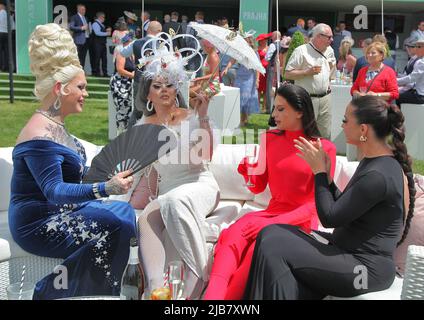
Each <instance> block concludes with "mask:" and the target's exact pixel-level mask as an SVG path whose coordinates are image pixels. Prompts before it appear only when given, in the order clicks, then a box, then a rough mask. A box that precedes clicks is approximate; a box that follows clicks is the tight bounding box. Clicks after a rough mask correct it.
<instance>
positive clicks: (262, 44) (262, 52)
mask: <svg viewBox="0 0 424 320" xmlns="http://www.w3.org/2000/svg"><path fill="white" fill-rule="evenodd" d="M271 35H272V33H263V34H260V35H259V36H257V37H256V41H257V42H258V54H259V59H260V60H261V63H262V66H263V67H264V68H265V69H266V67H267V66H268V61H267V60H266V59H265V56H266V52H267V50H268V44H267V41H268V39H269V38H270V37H271ZM258 97H259V105H260V106H261V111H262V112H265V109H266V107H265V106H266V74H260V75H259V87H258ZM261 98H262V102H263V103H262V104H261Z"/></svg>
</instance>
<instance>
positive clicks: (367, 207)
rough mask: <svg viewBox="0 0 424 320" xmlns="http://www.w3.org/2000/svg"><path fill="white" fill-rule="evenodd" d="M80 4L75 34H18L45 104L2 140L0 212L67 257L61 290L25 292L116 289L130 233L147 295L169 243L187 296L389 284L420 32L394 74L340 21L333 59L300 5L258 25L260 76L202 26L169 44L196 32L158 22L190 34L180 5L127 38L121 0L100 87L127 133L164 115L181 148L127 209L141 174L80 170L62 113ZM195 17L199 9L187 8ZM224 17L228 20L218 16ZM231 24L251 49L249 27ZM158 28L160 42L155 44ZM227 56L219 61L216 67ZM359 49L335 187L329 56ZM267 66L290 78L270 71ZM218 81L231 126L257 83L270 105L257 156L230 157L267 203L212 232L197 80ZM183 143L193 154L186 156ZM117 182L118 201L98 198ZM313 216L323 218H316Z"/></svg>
mask: <svg viewBox="0 0 424 320" xmlns="http://www.w3.org/2000/svg"><path fill="white" fill-rule="evenodd" d="M78 10H79V11H78V15H79V17H76V18H75V19H73V20H72V21H71V24H72V26H73V28H74V30H79V32H74V34H73V37H72V36H71V34H70V33H69V31H67V30H65V29H63V28H62V27H60V26H58V25H56V24H46V25H41V26H37V27H36V29H35V30H34V32H33V33H32V35H31V37H30V39H29V56H30V61H31V71H32V73H33V74H34V75H35V77H36V84H35V92H36V94H37V98H38V99H39V101H40V107H39V109H37V110H36V112H35V113H34V114H33V115H32V117H31V118H30V120H29V121H28V122H27V124H26V125H25V127H24V128H23V129H22V131H21V133H20V135H19V137H18V139H17V143H16V146H15V149H14V151H13V161H14V173H13V177H12V183H11V200H10V207H9V225H10V230H11V233H12V235H13V238H14V239H15V241H16V242H17V243H18V244H19V245H20V246H21V247H22V248H23V249H25V250H26V251H28V252H30V253H33V254H37V255H42V256H49V257H57V258H62V259H64V262H63V264H64V265H65V266H66V267H67V269H68V270H69V279H70V280H69V284H70V285H69V288H68V289H66V290H56V289H55V287H54V281H55V280H54V276H55V274H50V275H48V276H46V277H45V278H43V279H42V280H40V281H39V282H38V283H37V286H36V289H35V295H34V298H35V299H53V298H61V297H69V296H86V295H118V294H119V290H120V282H119V280H120V277H121V275H122V273H123V269H124V267H125V265H126V263H127V260H128V254H129V251H128V247H129V239H130V238H132V237H138V239H139V245H140V257H141V259H140V260H141V261H142V264H143V268H144V272H145V276H146V293H147V296H148V293H149V292H151V291H152V290H153V289H155V288H156V287H161V286H163V271H164V269H165V264H166V261H167V260H168V259H169V258H170V257H172V258H177V259H179V260H181V261H183V262H184V264H185V266H186V269H187V280H186V283H185V287H184V290H185V295H186V296H187V297H188V298H189V299H200V298H204V299H243V298H245V299H321V298H323V297H325V296H327V295H335V296H343V297H349V296H355V295H359V294H363V293H366V292H373V291H378V290H383V289H386V288H388V287H390V285H391V284H392V282H393V280H394V277H395V274H396V267H395V263H394V261H393V253H394V251H395V249H396V246H397V245H399V244H400V243H401V242H402V241H404V240H405V237H406V235H407V233H408V230H409V225H410V222H411V218H412V214H413V210H414V195H415V189H414V182H413V178H412V169H411V159H410V157H409V156H408V154H407V150H406V146H405V143H404V138H405V132H404V126H403V124H404V123H403V122H404V118H403V115H402V112H401V110H400V107H399V106H400V105H401V104H402V103H404V102H408V103H418V100H417V99H420V97H424V96H422V95H421V94H424V92H422V91H421V87H422V84H423V83H424V82H423V81H424V80H423V79H424V78H423V77H422V74H423V72H424V67H423V63H424V62H423V61H422V59H421V58H422V57H423V56H424V49H423V48H424V38H418V39H413V40H410V42H408V43H407V46H408V48H409V49H408V53H409V54H410V55H411V60H410V63H408V65H407V66H406V68H405V73H404V74H403V75H402V76H399V77H398V76H397V74H396V72H395V71H394V70H393V69H392V67H391V66H390V65H388V64H387V60H389V61H390V59H392V58H391V57H390V53H389V51H388V50H387V41H386V42H385V37H383V36H381V35H380V36H376V37H374V38H373V39H370V41H368V40H367V41H366V42H364V43H365V45H364V54H365V55H364V56H365V60H364V61H362V62H360V61H359V60H360V59H357V60H356V59H355V57H353V55H352V52H351V50H350V49H351V48H350V47H351V46H352V45H353V43H352V41H351V40H349V39H351V35H350V34H349V32H348V31H347V30H346V25H345V24H344V23H339V25H338V29H337V30H336V31H337V32H338V33H340V34H341V35H342V36H343V39H341V41H340V46H339V48H338V50H337V52H338V53H339V54H338V57H336V54H335V51H334V49H333V48H332V43H333V40H334V33H333V30H332V28H331V27H330V26H328V25H326V24H324V23H317V21H315V19H312V18H311V19H308V20H307V26H308V30H306V29H305V21H304V20H303V19H299V20H298V21H297V24H296V25H295V26H293V27H292V28H289V29H288V30H287V32H286V33H284V34H281V33H280V32H279V31H275V32H273V33H270V34H264V35H259V36H257V38H256V40H258V42H259V43H260V47H259V51H258V54H257V58H258V60H259V59H262V63H263V66H264V67H265V68H266V70H267V74H266V75H264V76H263V77H262V78H261V77H260V75H259V73H258V72H257V71H254V70H251V69H248V68H246V67H245V66H244V65H243V64H242V63H240V62H238V61H237V60H235V59H233V58H231V57H227V59H226V60H225V59H223V58H225V57H221V59H220V57H219V54H222V53H219V52H218V53H217V51H216V49H215V48H214V46H213V45H212V44H211V43H210V42H208V41H205V40H202V41H201V44H200V43H198V45H197V46H196V45H195V46H193V47H191V48H192V50H193V52H195V53H196V54H194V55H192V56H190V55H188V56H186V55H183V54H181V53H179V51H178V48H182V47H183V46H188V47H189V46H191V44H190V41H185V43H181V42H180V41H179V40H180V38H176V39H173V38H172V37H169V38H162V37H161V35H162V36H163V34H161V32H162V31H163V30H166V31H168V33H173V32H175V34H179V32H180V31H179V30H180V29H181V34H182V33H183V32H186V33H187V34H188V35H190V36H188V37H187V38H189V39H190V40H193V41H194V42H195V43H196V41H197V40H196V33H195V32H194V28H193V27H192V26H193V25H192V24H190V23H187V24H186V25H183V23H179V22H178V14H177V13H176V12H173V13H171V14H170V15H169V21H168V20H167V21H166V22H164V24H161V23H160V22H158V21H150V19H149V16H148V14H147V13H144V14H145V16H144V18H143V21H145V24H144V25H143V26H142V30H143V31H142V32H145V35H142V36H141V37H140V38H139V39H137V40H135V38H136V37H137V28H135V26H133V25H134V22H135V21H136V20H137V19H135V18H136V17H134V16H131V14H130V12H127V16H131V17H130V20H127V21H126V23H127V27H128V30H125V28H124V27H122V28H121V27H120V28H118V30H115V32H114V36H115V39H117V40H116V44H117V49H116V55H115V66H116V72H115V74H114V75H113V77H112V79H111V89H112V92H113V94H114V96H113V98H114V103H115V104H116V107H117V111H118V112H117V118H116V120H117V126H118V128H119V129H120V131H121V132H122V131H125V130H128V129H129V128H130V127H131V126H137V125H143V124H151V125H163V126H166V127H168V128H170V129H172V131H173V132H174V133H175V136H176V139H177V148H176V149H175V150H173V151H171V153H170V154H169V157H170V158H173V159H177V163H174V162H155V163H153V164H152V165H151V167H150V170H148V171H146V172H149V174H148V177H147V178H148V179H150V175H151V174H154V175H155V177H156V179H155V181H156V189H157V190H156V193H155V194H154V196H153V197H151V199H150V202H149V203H148V204H146V205H145V206H143V209H144V210H143V213H142V214H141V216H140V217H139V219H138V222H136V216H135V211H134V209H140V208H139V205H138V203H137V201H136V200H135V199H136V198H137V197H138V195H137V194H135V193H137V192H138V191H137V190H139V188H138V185H137V186H135V188H132V187H133V186H132V185H133V183H134V182H135V178H134V176H133V175H132V172H131V171H124V172H121V173H118V174H116V175H115V176H113V177H112V178H111V179H109V180H108V181H103V182H98V183H94V184H88V183H81V181H82V178H83V176H84V174H85V172H86V170H87V168H86V167H85V161H86V156H85V152H84V148H83V146H82V145H81V143H80V142H79V141H78V139H76V138H75V137H74V136H72V135H71V134H70V133H69V132H68V131H67V129H66V125H65V123H64V119H65V118H66V117H67V116H68V115H70V114H73V113H80V112H82V110H83V108H84V100H85V98H86V97H87V95H88V93H87V90H86V86H87V83H86V79H85V74H84V70H83V68H82V65H83V64H82V61H84V60H81V59H82V56H83V55H84V50H86V47H85V43H86V42H84V41H87V39H88V38H89V37H90V35H89V34H88V32H87V31H88V29H87V28H86V26H87V23H86V20H85V18H84V19H83V17H84V14H83V13H84V10H83V7H82V6H81V5H79V7H78ZM96 16H97V20H96V26H95V27H94V28H93V30H96V31H94V32H95V37H97V38H98V39H97V40H96V41H97V44H98V46H99V47H100V45H102V46H103V38H102V37H105V36H106V35H105V34H111V32H110V31H111V30H107V28H106V27H105V25H104V14H103V13H98V14H97V15H96ZM131 18H132V19H131ZM167 19H168V17H167ZM203 19H204V15H203V13H202V12H197V13H196V17H195V20H196V22H197V23H203ZM77 20H79V21H77ZM84 20H85V21H84ZM121 22H122V23H123V21H121ZM146 22H147V23H146ZM131 24H132V25H131ZM220 24H221V26H222V27H225V28H228V27H229V26H228V21H226V20H225V19H221V20H220ZM130 25H131V26H130ZM423 28H424V26H423ZM171 29H172V30H173V31H171ZM129 30H135V31H134V32H131V31H129ZM184 30H185V31H184ZM239 31H240V32H239V34H240V35H241V36H242V37H243V38H244V39H245V41H246V42H247V44H248V45H249V46H250V47H251V48H254V50H256V46H255V41H254V40H255V36H254V34H253V33H252V32H246V33H245V32H242V31H241V30H239ZM299 31H300V32H301V34H302V35H303V36H304V38H305V43H304V44H303V45H300V46H298V47H297V48H295V49H294V51H293V53H292V55H291V56H290V57H289V58H288V59H286V56H285V55H286V54H287V49H288V47H289V42H290V39H291V36H293V37H294V36H295V34H296V32H299ZM76 39H79V40H81V41H80V43H78V42H77V40H76ZM268 39H271V40H272V43H271V44H270V45H269V46H267V43H266V42H267V41H268ZM79 40H78V41H79ZM133 40H135V41H133ZM163 41H168V42H167V44H168V46H161V45H158V44H160V43H163ZM179 46H181V47H179ZM142 48H144V49H146V48H148V49H149V50H150V51H149V50H142ZM102 50H103V49H102ZM59 52H60V54H58V53H59ZM277 52H279V53H280V54H279V56H278V55H277ZM103 54H104V53H103V51H99V53H96V54H95V57H96V59H100V60H102V58H103ZM201 55H204V56H205V60H204V63H199V61H197V66H196V61H195V60H196V59H199V57H200V56H201ZM224 60H225V66H223V65H220V62H223V61H224ZM276 60H277V61H278V62H275V61H276ZM286 60H287V61H286ZM96 61H97V60H96ZM201 61H202V58H200V62H201ZM138 63H139V64H140V66H137V64H138ZM358 63H363V66H362V67H361V68H360V69H359V70H358V72H357V76H356V78H355V80H354V82H353V85H352V90H351V94H352V101H351V102H350V103H349V104H348V105H347V106H346V111H345V115H344V119H343V124H342V126H343V130H344V133H345V136H346V141H347V143H349V144H353V145H355V146H356V147H357V148H358V149H359V150H360V153H361V155H362V157H363V158H362V159H360V160H361V161H360V163H359V166H358V169H357V171H356V172H355V174H354V176H353V177H352V179H351V181H350V182H349V184H348V186H347V187H346V188H345V190H344V191H343V193H341V192H340V191H339V190H338V189H337V187H336V185H335V184H334V182H333V176H334V170H335V157H336V151H337V150H336V147H335V145H334V144H333V143H332V142H331V141H330V138H331V137H330V125H331V124H330V121H331V120H330V119H331V89H330V81H331V79H332V78H333V76H334V73H335V70H336V69H338V68H339V69H341V70H342V72H344V71H345V69H347V71H346V72H349V73H354V72H355V68H356V66H357V65H358ZM192 64H193V65H195V66H196V67H194V68H193V69H191V71H192V73H196V72H197V73H196V75H195V78H194V81H193V82H192V84H193V87H194V86H196V87H198V88H196V90H194V89H193V90H191V91H190V99H189V101H185V100H184V99H183V96H182V83H184V82H186V81H190V80H193V79H190V78H189V73H188V72H186V71H187V70H186V69H185V68H186V66H188V67H190V66H191V65H192ZM276 68H281V71H283V73H284V78H285V79H286V80H289V82H292V83H289V82H286V83H281V80H282V79H277V74H279V73H277V72H276V71H277V70H276ZM95 70H96V69H95ZM97 70H98V69H97ZM224 79H226V80H225V81H229V83H230V84H231V85H234V86H236V87H239V88H240V95H241V99H240V108H241V115H242V116H241V125H242V126H243V125H246V124H247V123H248V120H249V115H250V114H251V113H257V112H259V110H260V102H261V100H260V97H261V96H262V97H264V96H265V104H264V110H265V111H267V112H270V116H271V119H272V122H273V128H272V129H270V130H268V131H267V132H266V133H265V134H263V135H262V136H261V138H260V145H261V146H262V147H261V148H260V151H259V156H258V159H257V162H256V163H251V162H249V161H248V159H246V158H244V159H243V160H242V161H241V163H240V164H239V165H238V168H237V170H238V172H239V173H240V175H242V176H243V177H244V179H245V180H246V181H250V182H252V183H253V185H251V186H250V187H249V189H250V191H251V192H252V193H261V192H262V191H263V190H264V189H265V188H266V187H267V186H269V189H270V193H271V200H270V202H269V204H268V206H267V208H266V209H264V210H263V211H256V212H250V213H247V214H245V215H244V216H243V217H241V218H239V219H238V220H237V221H236V222H235V223H234V224H232V225H231V226H229V227H228V228H226V229H224V230H211V229H210V226H208V225H207V224H206V222H205V219H206V217H207V216H208V215H209V214H211V213H212V212H213V211H214V210H215V208H216V207H217V205H218V202H219V199H220V190H219V186H218V184H217V182H216V180H215V178H214V176H213V174H212V172H211V171H210V169H209V166H208V162H209V161H211V159H212V156H213V152H214V150H215V146H216V145H217V143H219V141H217V138H216V137H215V136H214V132H213V130H212V129H213V125H212V124H211V123H210V119H209V117H208V107H209V101H210V99H211V95H208V94H206V93H205V90H204V88H203V87H202V86H201V85H200V86H199V85H198V83H201V82H203V81H224ZM261 81H262V84H261ZM264 82H265V83H264ZM399 86H401V87H399ZM258 88H261V89H262V91H260V92H261V94H260V95H259V94H258ZM268 90H271V91H270V92H268ZM423 90H424V88H423ZM274 91H275V93H273V92H274ZM399 92H400V93H399ZM123 94H124V95H123ZM414 99H415V100H414ZM132 105H134V106H133V109H134V110H132V111H131V106H132ZM187 124H188V126H189V134H190V136H193V134H194V133H196V132H197V133H198V132H201V134H200V136H198V137H197V138H198V139H197V140H196V139H195V140H194V141H190V142H189V144H187V141H186V140H184V139H183V138H182V135H183V133H184V129H185V128H183V126H184V125H187ZM265 146H266V148H265ZM185 152H187V153H189V154H196V155H198V156H199V157H200V160H201V161H197V162H196V161H192V159H191V158H189V162H188V163H185V162H183V161H182V155H183V154H184V153H185ZM40 159H42V161H41V160H40ZM46 168H47V170H46ZM136 183H141V180H140V182H136ZM128 192H131V193H132V194H131V195H130V199H131V200H130V201H129V202H128V203H126V202H120V201H111V202H103V201H102V200H101V198H104V197H108V196H110V195H117V194H118V195H119V194H127V193H128ZM137 224H138V228H137ZM320 224H321V225H322V226H324V227H326V228H334V231H333V232H332V233H324V232H319V231H316V230H317V228H318V226H319V225H320ZM312 231H314V232H315V233H313V232H312ZM209 233H214V234H216V236H219V238H218V242H217V244H216V246H215V249H214V254H213V261H210V260H209V259H210V256H209V254H208V249H207V244H206V239H208V235H209ZM211 262H212V270H211V272H210V270H209V265H210V263H211ZM358 265H362V266H365V268H366V269H367V270H368V280H369V281H368V285H367V286H365V287H364V286H362V287H359V288H358V287H356V286H355V281H354V279H355V277H357V273H356V272H355V267H356V266H358Z"/></svg>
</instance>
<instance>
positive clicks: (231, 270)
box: [204, 130, 336, 300]
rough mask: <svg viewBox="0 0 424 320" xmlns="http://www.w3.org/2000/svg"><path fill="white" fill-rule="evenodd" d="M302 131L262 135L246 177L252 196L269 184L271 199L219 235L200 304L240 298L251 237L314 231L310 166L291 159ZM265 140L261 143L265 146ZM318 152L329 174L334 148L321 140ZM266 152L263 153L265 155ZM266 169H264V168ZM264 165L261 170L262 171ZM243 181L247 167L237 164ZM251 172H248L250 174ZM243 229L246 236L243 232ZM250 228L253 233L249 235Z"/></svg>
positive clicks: (248, 261) (332, 164) (254, 238)
mask: <svg viewBox="0 0 424 320" xmlns="http://www.w3.org/2000/svg"><path fill="white" fill-rule="evenodd" d="M299 136H303V137H305V136H304V133H303V131H292V132H290V131H286V132H284V133H282V134H280V132H279V131H278V130H271V131H267V132H266V134H264V135H262V136H261V146H264V145H265V143H266V148H263V147H261V148H260V150H259V160H258V164H257V165H256V166H255V170H257V172H256V175H252V176H251V181H252V182H253V184H254V187H251V188H250V190H251V191H252V192H253V193H261V192H263V191H264V190H265V188H266V186H267V185H268V184H269V188H270V191H271V195H272V198H271V200H270V202H269V205H268V207H267V208H266V209H265V210H263V211H258V212H250V213H248V214H246V215H244V216H243V217H242V218H240V219H239V220H237V221H236V222H235V223H234V224H232V225H231V226H230V227H229V228H227V229H225V230H223V231H222V233H221V235H220V237H219V239H218V243H217V245H216V248H215V253H214V263H213V266H212V272H211V276H210V281H209V286H208V288H207V291H206V293H205V296H204V299H208V300H222V299H227V300H238V299H242V297H243V294H244V289H245V286H246V283H247V278H248V274H249V268H250V263H251V260H252V255H253V249H254V247H255V242H256V235H257V234H258V233H259V231H261V229H262V228H264V227H265V226H267V225H270V224H291V225H297V226H300V227H302V228H304V229H306V230H310V229H316V228H317V227H318V222H319V221H318V216H317V212H316V208H315V196H314V174H313V173H312V170H311V168H310V166H309V165H308V164H307V163H306V161H304V160H303V159H301V158H300V157H299V156H297V155H296V153H298V150H297V149H296V148H295V147H294V142H293V139H298V138H299ZM264 139H266V141H264ZM321 142H322V146H323V149H324V150H325V151H326V152H327V154H328V155H329V157H330V159H331V175H333V174H334V168H335V163H336V147H335V146H334V144H333V143H332V142H330V141H327V140H325V139H321ZM264 149H266V150H264ZM263 164H265V165H263ZM261 165H263V168H261ZM238 170H239V173H241V174H242V175H243V176H244V178H245V180H246V181H247V177H248V176H247V167H246V165H245V164H244V162H242V163H241V164H240V165H239V168H238ZM249 173H250V171H249ZM246 227H247V228H248V229H250V231H246ZM252 228H253V230H252Z"/></svg>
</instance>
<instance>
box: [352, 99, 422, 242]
mask: <svg viewBox="0 0 424 320" xmlns="http://www.w3.org/2000/svg"><path fill="white" fill-rule="evenodd" d="M351 105H352V106H353V107H354V111H353V113H354V115H355V116H356V118H357V119H358V123H359V124H368V125H370V126H371V127H372V128H373V129H374V132H375V134H376V136H377V138H379V139H381V140H388V142H389V143H390V145H391V146H392V150H393V154H394V156H395V159H396V160H397V161H398V162H399V164H400V165H401V167H402V169H403V172H404V173H405V175H406V177H407V179H408V189H409V208H408V214H407V217H406V222H405V228H404V232H403V234H402V238H401V239H400V241H399V243H398V246H399V245H400V244H401V243H402V242H403V241H404V240H405V238H406V235H407V234H408V231H409V227H410V225H411V220H412V217H413V215H414V206H415V192H416V191H415V184H414V178H413V173H412V159H411V157H410V156H409V155H408V151H407V149H406V145H405V143H404V140H405V127H404V125H403V123H404V121H405V118H404V116H403V114H402V112H401V111H400V109H399V107H398V106H397V105H389V104H388V103H387V102H386V101H384V100H382V99H381V98H377V97H374V96H364V97H360V98H358V99H355V100H352V102H351Z"/></svg>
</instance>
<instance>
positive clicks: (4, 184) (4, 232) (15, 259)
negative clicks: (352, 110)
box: [0, 141, 402, 299]
mask: <svg viewBox="0 0 424 320" xmlns="http://www.w3.org/2000/svg"><path fill="white" fill-rule="evenodd" d="M82 142H83V144H84V146H85V148H86V152H87V156H88V164H89V163H90V162H91V159H92V158H93V157H94V156H95V155H96V154H97V153H98V152H99V151H100V149H101V148H100V147H97V146H95V145H93V144H91V143H88V142H85V141H82ZM12 150H13V148H0V299H5V298H6V294H5V287H6V286H7V285H8V284H9V283H13V282H17V281H19V280H20V276H21V270H22V265H23V264H25V265H26V270H27V271H26V279H27V280H29V281H33V282H36V281H37V280H39V279H41V278H42V277H43V276H44V275H46V274H48V273H51V272H52V270H53V268H54V267H55V266H56V265H58V264H60V262H61V260H60V259H51V258H45V257H38V256H34V255H31V254H29V253H28V252H25V251H24V250H22V249H21V248H20V247H19V246H18V245H17V244H16V243H15V242H14V241H13V239H12V236H11V234H10V232H9V227H8V213H7V210H8V204H9V196H10V179H11V175H12V170H13V167H12ZM244 153H245V146H244V145H225V144H223V145H219V146H218V147H217V149H216V151H215V153H214V157H213V161H212V163H211V165H210V168H211V171H212V172H213V173H214V175H215V178H216V179H217V181H218V184H219V186H220V189H221V201H220V203H219V205H218V208H217V209H216V210H215V212H214V213H213V214H212V215H210V216H209V217H208V218H207V221H208V222H209V223H210V224H215V225H217V226H218V227H220V226H221V225H222V224H223V223H226V224H231V223H232V222H233V221H235V220H236V219H237V218H239V217H241V216H242V215H243V214H245V213H247V212H250V211H254V210H261V209H263V208H264V207H265V206H266V205H267V204H268V201H269V199H270V193H269V190H268V189H267V190H265V191H264V192H263V193H262V194H259V195H253V194H252V193H250V192H249V191H248V190H247V189H246V188H245V187H244V180H243V178H242V177H241V176H240V175H239V174H238V173H237V170H236V169H237V165H238V164H239V163H240V160H241V159H242V157H243V156H244ZM356 166H357V163H355V162H347V160H346V158H345V157H337V165H336V173H335V182H336V184H337V185H338V186H339V188H340V189H343V188H344V187H345V186H346V184H347V182H348V181H349V179H350V177H351V176H352V174H353V172H354V171H355V169H356ZM214 241H216V239H210V246H209V248H210V254H212V251H213V245H214ZM401 287H402V279H397V280H396V281H395V283H394V284H393V286H392V288H390V289H388V290H385V291H383V292H378V293H372V294H367V295H362V296H359V297H357V298H359V299H400V290H401ZM329 298H331V299H336V298H335V297H329Z"/></svg>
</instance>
